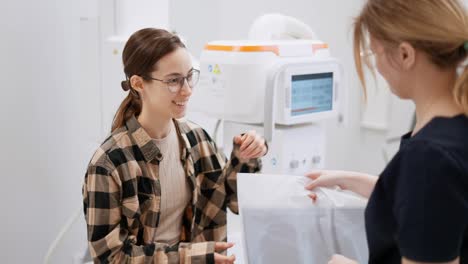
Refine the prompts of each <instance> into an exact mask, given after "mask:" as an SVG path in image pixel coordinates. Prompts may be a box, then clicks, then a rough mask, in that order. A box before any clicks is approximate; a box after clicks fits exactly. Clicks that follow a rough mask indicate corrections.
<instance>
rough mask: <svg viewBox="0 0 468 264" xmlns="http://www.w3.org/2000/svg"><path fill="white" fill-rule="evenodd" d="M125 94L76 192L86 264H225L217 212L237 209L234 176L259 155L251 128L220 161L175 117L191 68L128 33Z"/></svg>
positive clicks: (171, 41) (157, 38)
mask: <svg viewBox="0 0 468 264" xmlns="http://www.w3.org/2000/svg"><path fill="white" fill-rule="evenodd" d="M123 64H124V71H125V75H126V80H125V81H123V82H122V88H123V90H125V91H127V92H128V96H127V97H126V98H125V99H124V101H123V102H122V104H121V105H120V108H119V109H118V111H117V113H116V115H115V118H114V122H113V126H112V131H111V135H110V136H109V137H108V138H107V139H106V140H105V141H104V143H103V144H102V145H101V146H100V147H99V148H98V150H97V151H96V153H95V154H94V156H93V157H92V159H91V161H90V163H89V166H88V169H87V172H86V176H85V182H84V185H83V198H84V212H85V218H86V222H87V227H88V241H89V249H90V252H91V255H92V257H93V258H94V261H95V262H96V263H109V262H111V263H233V262H234V259H235V256H229V257H228V256H225V255H224V253H225V251H226V250H227V249H228V248H229V247H232V246H233V245H232V244H231V243H226V242H225V241H226V207H229V208H230V209H231V210H232V211H233V212H235V213H237V212H238V207H237V190H236V181H237V173H238V172H248V173H253V172H258V171H259V170H260V168H261V163H260V160H259V158H260V157H262V156H263V155H265V154H266V152H267V148H266V145H265V141H264V139H263V138H261V137H260V136H258V135H257V134H256V133H255V132H254V131H250V132H248V133H245V134H243V135H239V136H236V137H235V138H234V139H233V141H234V142H233V144H234V150H233V152H232V154H231V157H230V159H229V160H227V159H226V157H225V156H224V154H223V153H222V152H221V151H220V150H219V149H218V148H217V147H216V145H215V143H214V142H213V140H212V139H211V138H210V136H209V135H208V134H207V133H206V132H205V131H204V130H203V129H202V128H201V127H199V126H198V125H196V124H194V123H191V122H189V121H185V120H181V119H180V118H182V117H184V115H185V112H186V108H187V103H188V101H189V99H190V95H191V94H192V91H193V89H194V86H195V85H196V83H197V81H198V76H199V71H198V70H196V69H194V68H193V67H192V63H191V59H190V56H189V53H188V52H187V50H186V48H185V46H184V44H183V43H182V42H181V41H180V39H179V38H178V37H177V36H176V35H173V34H171V33H169V32H167V31H165V30H162V29H151V28H147V29H142V30H140V31H137V32H135V33H134V34H133V35H132V36H131V37H130V39H129V40H128V42H127V43H126V45H125V48H124V50H123Z"/></svg>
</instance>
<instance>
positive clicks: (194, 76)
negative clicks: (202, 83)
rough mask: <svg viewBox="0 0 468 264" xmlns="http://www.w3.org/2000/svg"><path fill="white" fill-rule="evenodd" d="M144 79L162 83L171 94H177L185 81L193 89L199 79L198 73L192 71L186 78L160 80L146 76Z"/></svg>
mask: <svg viewBox="0 0 468 264" xmlns="http://www.w3.org/2000/svg"><path fill="white" fill-rule="evenodd" d="M146 78H147V79H150V80H153V81H159V82H163V83H165V84H166V85H167V89H169V91H170V92H171V93H178V92H179V91H180V90H181V89H182V87H183V86H184V84H185V80H187V84H188V86H189V87H190V88H192V89H193V87H194V86H195V85H197V83H198V79H199V78H200V71H199V70H196V69H193V70H191V71H190V72H189V73H188V74H187V76H178V77H173V78H168V79H166V80H161V79H157V78H153V77H149V76H147V77H146Z"/></svg>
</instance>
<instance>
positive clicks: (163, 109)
mask: <svg viewBox="0 0 468 264" xmlns="http://www.w3.org/2000/svg"><path fill="white" fill-rule="evenodd" d="M155 66H156V67H155V70H154V71H153V72H151V73H150V76H148V77H151V78H155V79H159V80H162V81H157V80H151V79H149V80H145V81H143V89H142V90H141V91H140V94H141V97H142V101H143V111H148V113H150V114H151V115H154V116H158V117H161V118H167V119H171V118H182V117H184V116H185V114H186V109H187V103H188V100H189V98H190V96H191V95H192V88H190V86H189V85H188V83H187V81H186V80H184V82H183V85H182V86H181V88H180V90H179V91H177V92H175V93H174V92H171V91H170V89H169V85H174V79H175V78H177V77H186V76H188V75H190V74H191V71H192V69H193V68H192V61H191V59H190V56H189V54H188V52H187V50H186V49H185V48H177V49H176V50H174V51H173V52H171V53H169V54H167V55H165V56H164V57H162V58H161V59H160V60H159V61H158V62H157V63H156V65H155Z"/></svg>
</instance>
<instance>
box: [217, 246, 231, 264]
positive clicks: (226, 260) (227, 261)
mask: <svg viewBox="0 0 468 264" xmlns="http://www.w3.org/2000/svg"><path fill="white" fill-rule="evenodd" d="M233 246H234V243H231V242H216V243H215V251H216V252H223V251H225V250H227V249H228V248H231V247H233ZM216 252H215V253H214V259H215V263H216V264H233V263H234V261H235V260H236V256H234V255H231V256H224V255H222V254H219V253H216Z"/></svg>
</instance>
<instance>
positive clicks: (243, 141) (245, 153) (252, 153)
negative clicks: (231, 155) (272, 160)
mask: <svg viewBox="0 0 468 264" xmlns="http://www.w3.org/2000/svg"><path fill="white" fill-rule="evenodd" d="M234 143H236V144H237V145H240V147H239V153H236V154H237V155H236V156H237V157H238V158H239V159H240V160H241V161H248V160H249V159H255V158H260V157H263V156H265V154H266V153H267V151H268V150H267V146H266V144H265V139H264V138H263V137H262V136H260V135H258V134H257V133H256V132H255V130H251V131H249V132H247V133H245V134H244V135H238V136H235V137H234Z"/></svg>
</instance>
